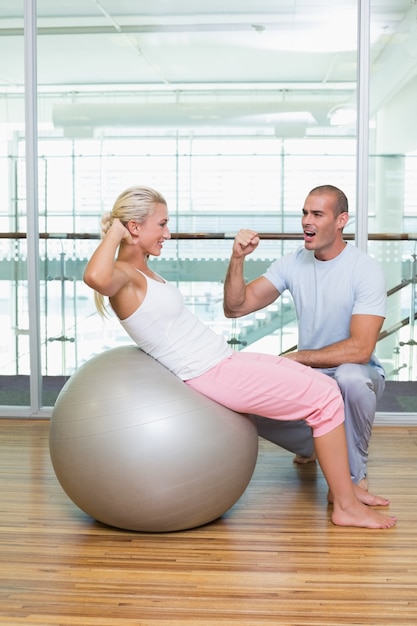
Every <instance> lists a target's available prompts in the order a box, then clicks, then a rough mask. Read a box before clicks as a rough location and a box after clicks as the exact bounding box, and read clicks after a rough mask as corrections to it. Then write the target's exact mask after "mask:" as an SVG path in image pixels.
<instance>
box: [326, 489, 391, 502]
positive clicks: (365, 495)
mask: <svg viewBox="0 0 417 626" xmlns="http://www.w3.org/2000/svg"><path fill="white" fill-rule="evenodd" d="M353 491H354V492H355V496H356V497H357V499H358V500H359V502H362V504H367V505H368V506H388V505H389V503H390V501H389V500H388V499H387V498H383V497H382V496H375V495H373V494H372V493H369V491H366V490H365V489H363V488H362V487H360V486H359V485H355V484H353ZM333 500H334V498H333V494H332V492H331V491H330V490H329V491H328V492H327V502H328V503H329V504H333Z"/></svg>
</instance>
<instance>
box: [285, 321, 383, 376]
mask: <svg viewBox="0 0 417 626" xmlns="http://www.w3.org/2000/svg"><path fill="white" fill-rule="evenodd" d="M383 323H384V318H383V317H380V316H378V315H352V320H351V324H350V336H349V337H348V338H347V339H344V340H343V341H338V342H337V343H333V344H330V345H329V346H325V347H324V348H320V349H319V350H299V351H298V352H290V353H289V354H286V355H285V356H286V358H289V359H292V360H293V361H297V362H298V363H303V364H304V365H309V366H310V367H320V368H326V367H338V366H339V365H342V364H343V363H362V364H365V363H368V361H369V359H370V357H371V355H372V353H373V351H374V350H375V345H376V342H377V339H378V335H379V333H380V331H381V328H382V324H383Z"/></svg>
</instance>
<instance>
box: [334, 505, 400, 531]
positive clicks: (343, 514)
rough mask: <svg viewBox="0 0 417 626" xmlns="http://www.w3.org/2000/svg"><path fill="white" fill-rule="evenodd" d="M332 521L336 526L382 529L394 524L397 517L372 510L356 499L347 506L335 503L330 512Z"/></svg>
mask: <svg viewBox="0 0 417 626" xmlns="http://www.w3.org/2000/svg"><path fill="white" fill-rule="evenodd" d="M332 522H333V524H335V525H336V526H356V527H359V528H381V529H383V528H392V527H393V526H395V524H396V522H397V518H396V517H394V516H391V515H385V514H384V513H380V512H379V511H374V510H373V509H370V508H368V507H367V506H365V505H364V504H362V503H361V502H359V501H358V500H356V501H353V502H352V503H351V505H350V506H349V507H348V508H342V507H341V506H340V505H335V507H334V509H333V513H332Z"/></svg>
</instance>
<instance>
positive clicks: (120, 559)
mask: <svg viewBox="0 0 417 626" xmlns="http://www.w3.org/2000/svg"><path fill="white" fill-rule="evenodd" d="M0 449H1V455H0V494H1V501H0V511H1V513H0V624H7V625H8V626H13V625H15V624H16V625H17V624H26V625H29V626H30V625H34V626H35V625H36V626H39V625H43V626H49V625H53V626H61V625H62V626H65V625H67V624H71V625H74V626H77V625H82V626H90V625H91V626H110V625H111V626H125V625H135V626H138V625H139V626H141V625H142V626H167V625H168V624H170V625H171V626H179V625H180V624H181V625H185V626H191V625H196V626H197V625H198V626H209V625H210V626H215V625H217V624H218V625H219V626H227V625H231V626H232V625H233V624H239V625H241V626H246V625H247V626H249V625H250V626H258V625H259V626H261V625H262V626H270V625H271V626H272V624H274V625H277V624H278V625H283V626H307V624H308V626H311V625H313V626H314V625H320V626H342V625H345V624H349V625H360V626H362V625H363V626H365V625H366V626H397V625H398V626H415V625H416V624H417V531H416V514H417V481H416V474H417V472H416V469H417V428H415V427H383V426H377V427H375V429H374V435H373V439H372V448H371V459H370V464H369V474H370V484H371V489H372V491H374V492H375V493H380V494H381V495H384V496H387V497H389V498H390V499H391V501H392V504H391V507H390V510H392V512H393V513H395V514H396V515H397V516H398V518H399V521H398V524H397V526H396V527H395V528H393V529H390V530H385V531H379V530H365V529H354V528H340V527H335V526H333V525H332V524H331V522H330V508H329V507H328V506H327V504H326V492H327V487H326V484H325V481H324V478H323V476H322V474H321V471H320V469H319V467H318V466H317V465H316V464H309V465H307V466H296V465H294V464H293V463H292V456H291V455H290V454H289V453H288V452H285V451H284V450H280V449H278V448H276V447H275V446H273V445H272V444H270V443H268V442H265V441H263V440H260V453H259V459H258V463H257V467H256V470H255V473H254V476H253V479H252V481H251V483H250V485H249V487H248V489H247V490H246V492H245V493H244V495H243V496H242V498H241V499H240V500H239V502H237V503H236V504H235V506H234V507H232V509H231V510H230V511H228V512H227V513H226V514H225V515H224V516H223V517H222V518H221V519H220V520H216V521H215V522H213V523H212V524H209V525H206V526H203V527H201V528H197V529H193V530H190V531H183V532H178V533H166V534H152V533H148V534H147V533H134V532H128V531H123V530H118V529H114V528H110V527H107V526H104V525H102V524H99V523H97V522H95V521H94V520H92V519H91V518H89V517H88V516H87V515H85V514H84V513H83V512H82V511H80V510H79V509H78V508H77V507H76V506H75V505H74V504H73V503H72V502H71V501H70V500H69V499H68V497H67V496H66V494H65V493H64V492H63V490H62V489H61V487H60V485H59V484H58V482H57V480H56V478H55V475H54V472H53V469H52V466H51V463H50V459H49V451H48V422H47V421H41V420H39V421H35V420H34V421H31V420H0Z"/></svg>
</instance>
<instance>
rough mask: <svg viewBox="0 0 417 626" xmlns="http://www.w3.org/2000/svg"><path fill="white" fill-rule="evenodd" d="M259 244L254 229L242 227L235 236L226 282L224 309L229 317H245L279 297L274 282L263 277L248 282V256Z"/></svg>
mask: <svg viewBox="0 0 417 626" xmlns="http://www.w3.org/2000/svg"><path fill="white" fill-rule="evenodd" d="M258 244H259V237H258V236H257V234H256V233H255V232H254V231H250V230H240V231H239V232H238V234H237V235H236V238H235V240H234V242H233V252H232V256H231V258H230V262H229V266H228V268H227V273H226V278H225V282H224V299H223V309H224V314H225V316H226V317H242V316H243V315H247V314H248V313H253V311H258V310H259V309H263V308H264V307H265V306H267V305H268V304H271V302H274V300H276V299H277V298H278V296H279V292H278V291H277V289H275V287H274V286H273V285H272V283H271V282H270V281H269V280H267V279H266V278H264V277H262V276H261V277H259V278H256V279H255V280H253V281H251V282H250V283H248V284H246V283H245V279H244V264H245V258H246V256H247V255H248V254H250V253H251V252H253V250H255V248H256V247H257V246H258Z"/></svg>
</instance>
